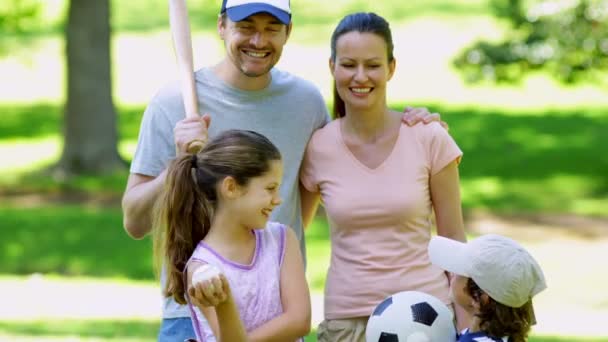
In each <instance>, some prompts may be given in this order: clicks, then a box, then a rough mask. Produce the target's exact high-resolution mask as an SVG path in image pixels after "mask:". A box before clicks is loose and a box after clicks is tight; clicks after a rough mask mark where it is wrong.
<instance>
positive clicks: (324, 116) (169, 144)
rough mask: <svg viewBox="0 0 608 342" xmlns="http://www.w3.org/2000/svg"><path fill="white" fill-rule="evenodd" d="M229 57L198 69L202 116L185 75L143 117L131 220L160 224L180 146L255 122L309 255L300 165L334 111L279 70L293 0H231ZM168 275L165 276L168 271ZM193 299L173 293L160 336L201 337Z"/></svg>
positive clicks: (139, 231)
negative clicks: (280, 168)
mask: <svg viewBox="0 0 608 342" xmlns="http://www.w3.org/2000/svg"><path fill="white" fill-rule="evenodd" d="M217 29H218V33H219V35H220V38H221V39H222V40H223V41H224V46H225V49H226V56H225V57H224V58H223V60H222V61H220V62H219V63H218V64H217V65H215V66H212V67H206V68H203V69H201V70H198V71H197V72H196V87H197V93H198V99H199V106H200V110H201V112H203V113H209V114H206V115H204V116H202V117H200V118H186V119H185V118H184V116H185V115H184V112H185V110H184V107H183V102H182V100H181V94H180V90H179V85H178V83H177V82H175V83H172V84H169V85H167V86H166V87H164V88H162V89H161V90H160V91H159V92H158V93H157V94H156V95H155V96H154V97H153V99H152V100H151V101H150V103H149V105H148V107H147V108H146V111H145V113H144V117H143V119H142V123H141V128H140V133H139V140H138V145H137V149H136V152H135V156H134V158H133V162H132V165H131V174H130V176H129V179H128V182H127V187H126V190H125V193H124V197H123V201H122V207H123V214H124V217H123V224H124V226H125V229H126V231H127V233H128V234H129V235H130V236H131V237H133V238H135V239H141V238H143V237H144V236H145V235H146V234H148V233H149V232H150V230H151V227H152V222H151V221H152V215H151V213H152V208H153V205H154V201H155V199H156V197H157V195H158V194H159V193H160V190H161V188H162V185H163V183H164V180H165V173H166V171H165V168H166V166H167V164H168V162H169V161H170V160H171V159H172V158H174V157H175V155H176V153H186V151H187V146H188V144H189V143H190V142H192V141H195V140H202V141H206V140H207V137H208V136H209V137H213V136H216V135H217V134H218V133H219V132H222V131H224V130H226V129H231V128H237V129H248V130H253V131H256V132H259V133H261V134H263V135H265V136H266V137H268V138H269V139H270V140H271V141H272V142H273V143H274V144H275V145H277V147H278V148H279V150H280V151H281V154H282V157H283V161H284V179H283V184H282V186H281V197H282V198H283V204H282V205H281V206H280V207H278V208H277V209H275V210H274V212H273V214H272V220H274V221H278V222H282V223H285V224H287V225H289V226H290V227H292V228H293V229H294V230H295V232H296V235H297V236H298V238H299V240H300V244H301V248H302V253H303V254H305V246H304V239H303V233H302V219H301V207H300V197H299V187H298V186H299V181H298V170H299V168H300V163H301V161H302V157H303V154H304V150H305V147H306V144H307V142H308V140H309V138H310V137H311V135H312V133H313V132H314V131H315V130H316V129H318V128H320V127H322V126H323V125H325V123H327V122H328V120H329V115H328V112H327V108H326V105H325V102H324V100H323V97H322V96H321V94H320V92H319V91H318V89H317V88H316V87H315V86H314V85H313V84H312V83H311V82H309V81H306V80H303V79H301V78H298V77H296V76H294V75H291V74H289V73H287V72H284V71H280V70H277V69H274V68H273V67H274V65H275V64H276V63H277V62H278V61H279V58H280V57H281V53H282V50H283V46H284V45H285V43H286V42H287V39H288V38H289V35H290V33H291V29H292V22H291V10H290V7H289V0H253V1H251V0H224V1H223V3H222V9H221V12H220V16H219V18H218V22H217ZM419 118H422V119H424V121H425V122H429V121H432V120H437V119H438V115H437V114H433V115H429V113H428V112H427V111H426V110H424V109H423V110H413V111H410V113H408V114H406V118H404V120H407V119H412V120H413V121H414V122H416V121H420V120H422V119H419ZM161 282H162V283H164V280H163V276H162V275H161ZM189 317H190V313H189V311H188V308H187V307H186V306H181V305H178V304H177V303H175V302H174V301H173V300H172V299H170V298H165V301H164V305H163V322H162V325H161V329H160V334H159V341H162V342H164V341H180V342H181V341H183V340H184V339H187V338H194V332H193V329H192V325H191V322H190V318H189Z"/></svg>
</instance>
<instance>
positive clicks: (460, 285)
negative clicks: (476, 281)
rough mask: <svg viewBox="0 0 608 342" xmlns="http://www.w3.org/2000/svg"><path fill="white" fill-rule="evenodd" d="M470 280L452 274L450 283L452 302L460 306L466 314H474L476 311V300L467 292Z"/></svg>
mask: <svg viewBox="0 0 608 342" xmlns="http://www.w3.org/2000/svg"><path fill="white" fill-rule="evenodd" d="M468 280H469V278H467V277H463V276H460V275H457V274H454V273H452V281H451V282H450V297H451V299H452V301H453V302H454V303H456V304H458V305H460V306H461V307H462V308H463V309H464V310H465V311H466V312H468V313H469V314H473V313H474V311H475V307H474V299H473V297H471V296H470V295H469V292H468V291H467V282H468Z"/></svg>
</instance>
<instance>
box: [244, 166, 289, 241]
mask: <svg viewBox="0 0 608 342" xmlns="http://www.w3.org/2000/svg"><path fill="white" fill-rule="evenodd" d="M282 178H283V163H282V162H281V161H280V160H272V161H270V168H269V169H268V172H265V173H264V174H262V175H261V176H259V177H254V178H251V179H250V180H249V182H248V183H247V184H246V185H245V186H240V187H239V189H238V194H239V195H238V197H237V198H236V199H235V200H234V202H233V208H234V209H235V210H234V212H235V213H237V215H239V218H238V220H239V221H240V222H241V223H242V224H243V225H244V226H246V227H247V228H248V229H258V228H264V226H266V222H268V219H270V214H271V213H272V210H273V209H274V208H276V207H277V206H278V205H280V204H281V202H282V199H281V195H280V194H279V188H280V186H281V180H282Z"/></svg>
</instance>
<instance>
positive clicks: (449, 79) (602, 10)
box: [0, 0, 608, 342]
mask: <svg viewBox="0 0 608 342" xmlns="http://www.w3.org/2000/svg"><path fill="white" fill-rule="evenodd" d="M220 4H221V1H220V0H191V1H188V6H189V10H190V20H191V25H192V30H193V44H194V52H195V54H194V59H195V65H196V66H197V67H201V66H204V65H210V64H213V63H216V62H217V61H219V60H220V59H221V57H222V56H223V53H224V51H223V46H222V44H221V42H220V40H219V39H218V37H217V35H216V32H215V23H216V18H217V13H218V11H219V8H220ZM292 10H293V22H294V29H293V34H292V36H291V37H290V41H289V42H288V44H287V45H286V47H285V50H284V54H283V57H282V59H281V61H280V63H279V65H278V67H279V68H281V69H285V70H288V71H291V72H293V73H295V74H297V75H300V76H302V77H305V78H307V79H309V80H311V81H313V82H314V83H315V84H316V85H317V86H318V87H319V89H320V90H321V92H322V93H323V95H324V96H325V98H326V100H327V103H328V106H329V105H331V101H332V99H331V80H330V74H329V72H328V66H327V60H328V57H329V38H330V35H331V32H332V30H333V28H334V26H335V25H336V24H337V22H338V21H339V19H340V18H342V16H343V15H345V14H348V13H352V12H355V11H373V12H376V13H378V14H380V15H382V16H384V17H385V18H387V19H388V20H389V21H390V22H391V26H392V29H393V37H394V41H395V49H396V50H395V55H396V58H397V72H396V75H395V77H394V78H393V80H392V81H391V83H390V84H389V89H390V90H389V100H390V104H391V107H393V108H395V109H398V110H400V109H402V108H404V107H405V106H422V107H428V108H429V110H431V111H432V112H439V113H441V116H442V119H443V120H444V121H446V122H447V123H448V124H449V126H450V133H451V135H452V136H453V137H454V138H455V140H456V141H457V143H458V144H459V145H460V147H461V148H462V149H463V151H464V159H463V162H462V164H461V166H460V174H461V186H462V195H463V210H464V213H465V221H466V222H465V223H466V227H467V233H468V234H469V236H470V237H474V236H475V235H478V234H481V233H487V232H495V233H500V234H505V235H508V236H511V237H514V238H516V239H518V240H519V241H521V242H522V243H523V244H524V245H525V246H526V247H527V248H529V249H530V251H531V252H532V254H533V255H534V256H535V257H536V258H537V259H538V260H539V262H540V264H541V265H542V267H543V268H544V270H545V274H546V277H547V281H548V285H549V288H548V290H546V291H545V292H543V293H541V294H540V295H539V296H538V297H537V298H536V300H535V303H536V313H537V318H538V321H539V322H538V324H537V325H536V326H535V327H534V329H533V336H532V337H531V338H530V341H536V342H541V341H543V342H549V341H554V342H557V341H564V342H565V341H608V328H607V327H606V323H607V322H608V294H607V293H606V289H608V275H607V272H606V266H605V262H606V260H608V153H607V152H606V149H607V148H608V76H607V75H608V73H607V70H608V1H607V0H595V1H592V0H589V1H579V0H567V1H559V0H556V1H540V0H527V1H526V0H426V1H389V0H333V1H331V2H330V1H323V0H292ZM168 28H169V24H168V15H167V2H166V1H164V0H130V1H118V0H44V1H43V0H0V113H1V119H0V227H1V229H0V302H1V303H2V304H3V305H2V306H0V341H104V342H105V341H153V340H155V337H156V333H157V329H158V325H159V317H160V289H159V287H158V285H157V281H156V280H155V279H154V273H153V270H152V256H151V251H152V248H151V242H150V240H149V238H146V239H144V240H141V241H135V240H132V239H130V238H129V237H128V236H127V234H126V233H125V232H124V229H123V227H122V215H121V210H120V198H121V195H122V192H123V190H124V187H125V184H126V179H127V176H128V165H129V162H130V160H131V158H132V155H133V152H134V148H135V144H136V140H137V135H138V131H139V122H140V119H141V116H142V113H143V110H144V108H145V106H146V103H147V101H149V99H150V98H151V97H152V96H153V95H154V93H155V92H156V91H157V90H158V89H159V88H160V87H161V86H162V85H163V84H165V83H166V82H169V81H171V80H174V79H175V78H176V67H175V57H174V54H173V48H172V43H171V37H170V34H169V30H168ZM306 235H307V244H308V250H307V253H308V259H309V263H308V265H309V266H308V269H307V277H308V280H309V282H310V286H311V290H312V291H313V296H312V297H313V321H314V322H313V323H318V322H319V321H320V320H321V319H322V300H323V299H322V291H323V286H324V281H325V272H326V270H327V265H328V261H329V259H328V256H329V251H330V250H329V242H328V231H327V225H326V221H325V218H324V214H323V212H322V211H321V212H320V213H319V215H318V217H317V218H316V220H315V222H314V224H313V226H312V227H311V228H309V229H308V231H307V234H306ZM314 340H315V338H314V336H313V335H311V336H309V337H308V339H307V341H314Z"/></svg>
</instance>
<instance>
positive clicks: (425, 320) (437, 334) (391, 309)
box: [365, 291, 456, 342]
mask: <svg viewBox="0 0 608 342" xmlns="http://www.w3.org/2000/svg"><path fill="white" fill-rule="evenodd" d="M365 338H366V340H367V342H454V341H456V328H455V327H454V314H453V313H452V311H451V310H450V309H449V308H448V307H447V305H445V304H444V303H443V302H442V301H440V300H439V299H437V298H436V297H434V296H431V295H429V294H426V293H424V292H419V291H404V292H399V293H396V294H394V295H392V296H390V297H388V298H386V299H385V300H384V301H382V303H380V304H378V306H377V307H376V309H374V313H373V314H372V315H371V317H370V318H369V321H368V322H367V328H366V332H365Z"/></svg>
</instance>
